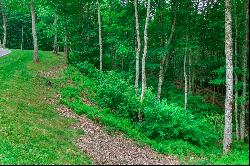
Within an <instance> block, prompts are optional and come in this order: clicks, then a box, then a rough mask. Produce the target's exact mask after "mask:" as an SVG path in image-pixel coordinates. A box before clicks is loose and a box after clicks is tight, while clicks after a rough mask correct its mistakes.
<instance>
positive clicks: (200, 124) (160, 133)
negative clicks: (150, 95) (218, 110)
mask: <svg viewBox="0 0 250 166" xmlns="http://www.w3.org/2000/svg"><path fill="white" fill-rule="evenodd" d="M143 114H144V120H143V122H142V124H141V127H142V130H143V131H144V132H146V133H147V135H148V136H149V137H150V138H152V139H160V140H173V139H183V140H186V141H189V142H191V143H193V144H196V145H207V144H209V143H211V142H213V141H214V140H215V139H218V135H217V134H215V133H216V132H215V131H214V128H213V126H212V125H211V124H210V123H208V122H207V121H206V119H195V117H194V116H193V115H192V114H190V113H188V112H185V111H184V109H183V108H181V107H179V106H177V105H175V104H168V103H167V102H166V101H163V102H161V103H158V104H155V105H154V107H150V106H146V107H145V108H144V111H143Z"/></svg>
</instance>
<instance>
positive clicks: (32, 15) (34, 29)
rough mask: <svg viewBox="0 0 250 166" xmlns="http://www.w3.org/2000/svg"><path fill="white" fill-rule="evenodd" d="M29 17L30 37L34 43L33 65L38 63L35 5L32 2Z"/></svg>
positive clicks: (32, 0)
mask: <svg viewBox="0 0 250 166" xmlns="http://www.w3.org/2000/svg"><path fill="white" fill-rule="evenodd" d="M31 17H32V35H33V43H34V57H33V60H34V62H35V63H37V62H38V45H37V34H36V16H35V4H34V0H31Z"/></svg>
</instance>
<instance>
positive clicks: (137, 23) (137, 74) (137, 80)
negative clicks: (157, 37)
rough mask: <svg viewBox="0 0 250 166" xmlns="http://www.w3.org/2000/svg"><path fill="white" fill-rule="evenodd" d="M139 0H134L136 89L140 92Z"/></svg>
mask: <svg viewBox="0 0 250 166" xmlns="http://www.w3.org/2000/svg"><path fill="white" fill-rule="evenodd" d="M137 3H138V0H134V7H135V26H136V39H137V49H136V67H135V69H136V74H135V91H136V92H138V84H139V75H140V74H139V72H140V71H139V68H140V52H141V38H140V30H139V21H138V10H137Z"/></svg>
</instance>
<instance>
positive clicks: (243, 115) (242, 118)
mask: <svg viewBox="0 0 250 166" xmlns="http://www.w3.org/2000/svg"><path fill="white" fill-rule="evenodd" d="M248 6H249V0H245V10H246V13H245V14H246V15H245V41H244V45H243V51H242V59H243V63H242V69H243V74H242V82H243V90H242V97H243V99H244V102H243V103H242V105H241V114H240V139H241V140H244V139H245V118H246V103H247V102H248V101H247V99H246V98H247V96H246V88H247V56H248V55H247V50H248V42H249V41H248V36H249V30H248V28H249V27H248V23H249V20H248V19H249V15H248V14H249V9H248Z"/></svg>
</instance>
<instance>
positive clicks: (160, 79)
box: [157, 12, 176, 100]
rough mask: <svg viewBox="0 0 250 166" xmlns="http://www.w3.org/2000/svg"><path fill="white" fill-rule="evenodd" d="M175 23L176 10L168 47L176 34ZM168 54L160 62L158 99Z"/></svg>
mask: <svg viewBox="0 0 250 166" xmlns="http://www.w3.org/2000/svg"><path fill="white" fill-rule="evenodd" d="M175 24H176V12H175V16H174V21H173V23H172V29H171V33H170V35H169V38H168V40H167V45H166V47H167V48H168V47H169V45H170V44H171V42H172V39H173V34H174V31H175ZM166 56H167V55H165V56H164V57H163V58H162V59H161V62H160V72H159V81H158V93H157V99H158V100H160V99H161V91H162V83H163V81H164V75H165V73H164V64H166V65H165V66H166V67H165V69H166V68H167V63H168V62H167V57H166Z"/></svg>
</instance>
